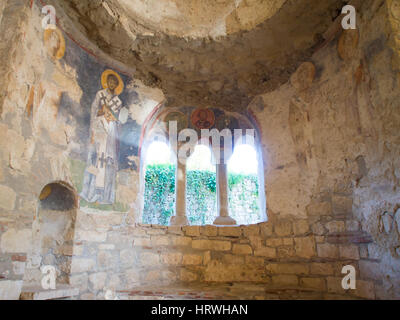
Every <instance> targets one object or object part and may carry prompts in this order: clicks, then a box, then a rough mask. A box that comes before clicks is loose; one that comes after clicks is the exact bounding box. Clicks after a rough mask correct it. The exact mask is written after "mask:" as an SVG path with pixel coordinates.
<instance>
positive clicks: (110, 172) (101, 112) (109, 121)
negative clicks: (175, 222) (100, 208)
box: [80, 69, 128, 204]
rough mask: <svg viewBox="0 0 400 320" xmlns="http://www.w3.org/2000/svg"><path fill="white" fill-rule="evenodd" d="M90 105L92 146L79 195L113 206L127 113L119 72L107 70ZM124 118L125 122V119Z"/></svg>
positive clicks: (91, 201)
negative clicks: (121, 98)
mask: <svg viewBox="0 0 400 320" xmlns="http://www.w3.org/2000/svg"><path fill="white" fill-rule="evenodd" d="M101 85H102V87H103V89H102V90H99V91H98V92H97V94H96V96H95V98H94V101H93V103H92V105H91V121H90V133H91V138H90V145H89V150H88V151H89V152H88V158H87V164H86V169H85V174H84V180H83V188H82V192H81V194H80V196H81V197H82V198H83V199H85V200H86V201H88V202H90V203H93V202H98V203H101V204H113V203H114V201H115V183H116V175H117V171H118V164H119V140H120V139H119V132H120V127H121V125H122V124H123V121H121V120H126V119H127V114H128V110H124V109H127V108H126V107H124V106H123V104H122V101H121V100H120V98H119V95H120V94H121V93H122V91H123V89H124V82H123V81H122V79H121V77H120V76H119V74H118V73H116V72H115V71H113V70H110V69H107V70H105V71H104V72H103V74H102V76H101ZM122 118H123V119H122Z"/></svg>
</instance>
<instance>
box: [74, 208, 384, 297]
mask: <svg viewBox="0 0 400 320" xmlns="http://www.w3.org/2000/svg"><path fill="white" fill-rule="evenodd" d="M77 228H78V229H77V236H76V239H75V244H74V247H73V248H70V249H69V252H70V253H69V254H70V255H72V256H73V257H72V267H71V278H70V279H71V284H72V285H74V286H77V287H79V288H80V297H79V298H80V299H103V298H104V295H105V293H106V292H107V291H108V290H112V291H114V292H115V291H121V290H122V291H123V290H132V289H135V288H137V287H141V286H147V287H152V288H154V290H156V288H157V287H160V286H163V285H173V284H175V285H176V284H180V285H181V286H183V287H185V286H186V287H190V286H193V285H195V284H198V283H221V284H222V283H227V282H229V283H242V282H243V283H256V284H263V285H265V287H272V288H274V287H275V288H278V289H283V288H292V289H297V290H299V289H303V290H315V291H318V292H322V293H325V294H326V295H327V297H328V296H329V295H331V296H330V297H331V298H333V297H335V295H341V296H342V297H343V296H348V297H349V298H351V297H356V298H366V299H375V298H385V297H386V292H384V291H383V290H382V273H381V269H380V264H379V260H378V259H376V257H375V255H374V245H373V243H372V238H371V237H370V236H369V235H367V234H365V233H364V232H362V231H361V230H360V224H359V223H358V222H357V221H356V220H351V219H347V220H346V219H344V218H343V217H338V216H337V215H336V214H335V210H334V209H332V206H331V204H330V203H328V202H326V203H319V204H315V205H314V206H313V207H312V208H309V211H308V217H307V218H306V219H300V220H299V219H295V218H288V219H281V220H273V221H268V222H264V223H260V224H257V225H250V226H233V227H217V226H211V225H207V226H184V227H176V226H171V227H163V226H154V225H138V224H135V225H128V224H126V223H124V215H121V214H118V213H113V214H109V213H107V215H103V214H99V213H89V212H86V213H85V212H82V211H79V212H78V220H77ZM345 265H352V266H354V268H355V269H356V274H357V289H356V290H348V291H347V292H346V291H345V290H344V289H342V286H341V282H342V279H343V277H344V275H343V274H342V273H341V272H342V267H343V266H345Z"/></svg>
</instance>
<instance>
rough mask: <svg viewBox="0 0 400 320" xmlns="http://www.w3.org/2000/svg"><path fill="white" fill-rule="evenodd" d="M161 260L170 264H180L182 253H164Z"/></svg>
mask: <svg viewBox="0 0 400 320" xmlns="http://www.w3.org/2000/svg"><path fill="white" fill-rule="evenodd" d="M161 261H162V262H163V263H165V264H168V265H174V266H176V265H180V264H181V263H182V253H179V252H174V253H163V254H162V255H161Z"/></svg>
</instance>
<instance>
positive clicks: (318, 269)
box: [310, 262, 334, 276]
mask: <svg viewBox="0 0 400 320" xmlns="http://www.w3.org/2000/svg"><path fill="white" fill-rule="evenodd" d="M310 274H312V275H321V276H329V275H333V274H334V268H333V265H332V264H330V263H325V262H322V263H319V262H313V263H311V264H310Z"/></svg>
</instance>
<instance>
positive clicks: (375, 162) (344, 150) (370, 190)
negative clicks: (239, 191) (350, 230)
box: [250, 0, 400, 296]
mask: <svg viewBox="0 0 400 320" xmlns="http://www.w3.org/2000/svg"><path fill="white" fill-rule="evenodd" d="M357 12H358V15H357V30H354V31H352V30H350V31H343V30H342V29H341V27H340V21H338V26H339V28H337V29H336V30H337V32H335V31H334V30H335V26H332V28H331V29H330V30H328V32H327V33H326V34H325V35H324V36H325V38H326V41H325V42H324V43H323V44H322V45H321V47H320V48H319V49H318V50H317V51H316V52H315V53H314V55H313V56H312V57H311V59H310V60H309V61H305V62H304V63H303V64H302V65H301V66H300V67H299V69H298V70H297V71H296V72H295V73H294V74H293V75H292V76H291V80H290V81H289V82H288V83H286V84H285V85H283V86H281V87H280V88H279V89H278V90H276V91H273V92H270V93H267V94H264V95H261V96H259V97H257V98H256V99H254V101H253V102H252V104H251V105H250V109H251V110H252V112H253V113H254V115H255V117H256V118H257V120H258V122H259V123H260V127H261V130H262V141H263V154H264V161H265V164H264V166H265V168H266V173H265V181H266V185H265V186H266V198H267V205H268V214H269V215H270V216H275V217H280V218H283V217H288V216H295V217H297V218H305V217H306V216H307V212H308V210H311V211H313V210H314V209H313V208H314V207H315V206H317V207H319V206H321V207H324V206H329V207H332V210H333V214H334V216H335V217H340V219H343V221H342V222H341V223H340V224H339V225H338V226H337V227H340V228H344V227H345V226H346V225H347V223H350V224H353V222H352V221H353V220H354V221H355V222H357V223H358V224H359V226H360V230H362V231H363V232H366V233H369V234H370V235H371V236H372V239H373V241H374V242H375V244H371V245H370V246H369V248H370V250H372V252H373V253H372V252H371V253H372V256H371V257H372V258H373V259H377V260H380V262H379V264H380V266H381V268H382V269H384V270H385V271H384V275H383V276H382V281H383V282H384V287H385V290H387V292H388V295H390V294H392V295H395V296H399V293H400V292H399V285H400V282H399V280H400V274H399V272H398V270H400V269H399V263H400V256H399V254H398V253H397V252H396V250H397V249H396V248H398V247H399V245H400V242H399V234H398V233H397V232H396V231H395V230H394V229H395V228H394V224H393V221H394V216H395V212H396V210H397V208H398V207H399V205H400V202H399V198H398V194H399V177H400V176H399V174H398V169H397V168H398V167H399V156H398V155H399V152H400V149H399V141H400V140H399V131H398V129H397V128H398V124H399V115H398V108H399V103H400V86H399V81H398V79H399V66H398V63H396V62H397V61H398V57H399V51H398V49H397V48H398V43H397V42H398V41H396V40H394V39H397V38H398V32H399V28H398V26H399V25H398V22H399V13H398V2H397V1H380V0H376V1H372V0H371V1H363V3H362V6H361V7H360V8H359V10H358V11H357ZM385 215H387V217H386V216H385ZM382 216H385V218H384V219H388V221H389V222H388V223H387V224H388V225H390V228H389V229H388V230H387V231H386V232H383V231H382V229H380V227H379V226H380V225H381V223H380V221H381V219H382ZM374 263H375V264H377V263H376V262H374ZM374 263H373V264H374ZM364 265H365V264H363V266H364Z"/></svg>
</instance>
